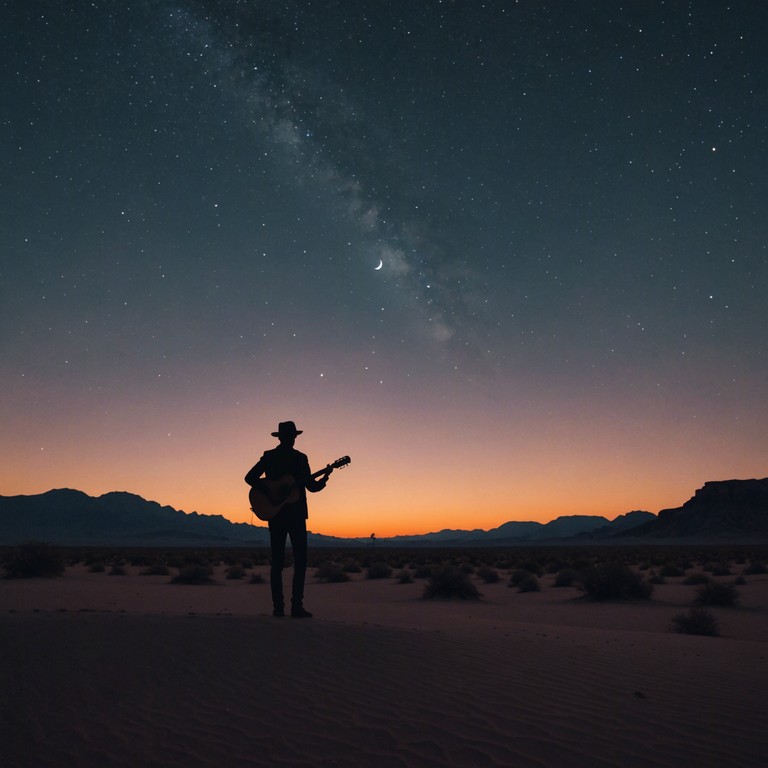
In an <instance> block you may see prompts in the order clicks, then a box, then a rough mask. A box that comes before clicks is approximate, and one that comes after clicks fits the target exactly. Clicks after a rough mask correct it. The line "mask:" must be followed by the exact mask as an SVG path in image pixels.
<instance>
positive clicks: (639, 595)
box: [580, 563, 653, 600]
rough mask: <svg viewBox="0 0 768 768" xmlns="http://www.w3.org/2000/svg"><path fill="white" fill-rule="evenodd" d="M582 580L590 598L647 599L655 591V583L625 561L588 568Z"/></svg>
mask: <svg viewBox="0 0 768 768" xmlns="http://www.w3.org/2000/svg"><path fill="white" fill-rule="evenodd" d="M580 582H581V583H580V588H581V589H582V590H583V591H584V592H585V593H586V595H587V597H589V598H590V600H647V599H648V598H650V596H651V594H652V593H653V585H652V584H649V583H648V582H647V581H644V580H643V577H642V576H640V575H639V574H637V573H635V572H634V571H633V570H632V569H631V568H630V567H629V566H628V565H625V564H624V563H602V564H601V565H596V566H593V567H591V568H586V569H585V570H583V571H582V573H581V579H580Z"/></svg>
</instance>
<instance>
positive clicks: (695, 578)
mask: <svg viewBox="0 0 768 768" xmlns="http://www.w3.org/2000/svg"><path fill="white" fill-rule="evenodd" d="M680 583H681V584H685V585H687V586H689V585H692V584H709V576H707V574H706V573H691V574H690V575H688V576H686V577H685V578H684V579H683V580H682V581H681V582H680Z"/></svg>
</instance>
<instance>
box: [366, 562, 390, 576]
mask: <svg viewBox="0 0 768 768" xmlns="http://www.w3.org/2000/svg"><path fill="white" fill-rule="evenodd" d="M391 575H392V566H391V565H390V564H389V563H381V562H379V563H371V565H370V567H369V568H368V571H367V573H366V574H365V578H366V579H388V578H389V577H390V576H391Z"/></svg>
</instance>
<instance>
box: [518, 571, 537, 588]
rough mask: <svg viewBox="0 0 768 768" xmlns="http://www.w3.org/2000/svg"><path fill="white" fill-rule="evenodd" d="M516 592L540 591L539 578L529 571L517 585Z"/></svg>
mask: <svg viewBox="0 0 768 768" xmlns="http://www.w3.org/2000/svg"><path fill="white" fill-rule="evenodd" d="M517 591H518V592H540V591H541V585H540V584H539V579H538V577H537V576H536V574H534V573H529V574H528V575H527V576H526V577H525V578H524V579H523V580H522V581H521V582H520V583H519V584H518V585H517Z"/></svg>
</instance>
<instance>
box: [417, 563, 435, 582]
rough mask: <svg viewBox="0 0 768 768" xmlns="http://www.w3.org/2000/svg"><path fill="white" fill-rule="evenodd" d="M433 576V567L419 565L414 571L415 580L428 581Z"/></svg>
mask: <svg viewBox="0 0 768 768" xmlns="http://www.w3.org/2000/svg"><path fill="white" fill-rule="evenodd" d="M431 575H432V566H431V565H419V566H417V567H416V568H415V569H413V578H414V579H428V578H429V577H430V576H431Z"/></svg>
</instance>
